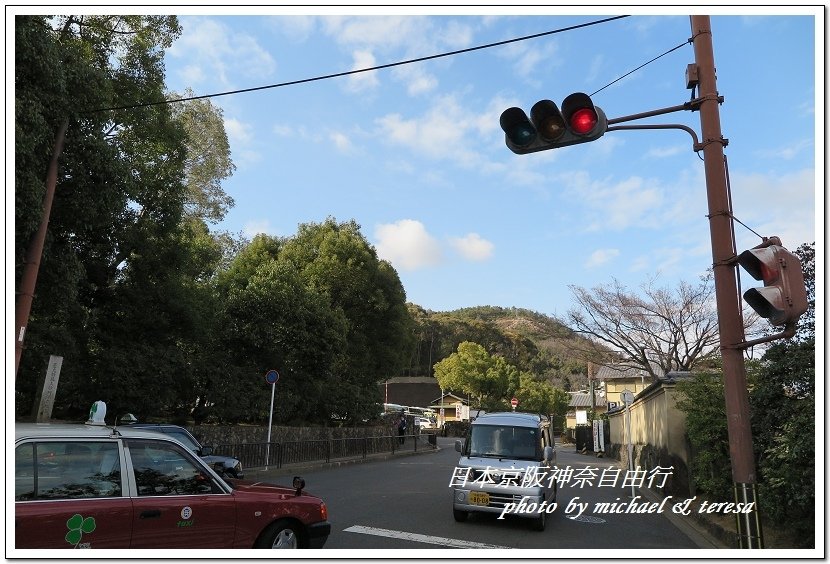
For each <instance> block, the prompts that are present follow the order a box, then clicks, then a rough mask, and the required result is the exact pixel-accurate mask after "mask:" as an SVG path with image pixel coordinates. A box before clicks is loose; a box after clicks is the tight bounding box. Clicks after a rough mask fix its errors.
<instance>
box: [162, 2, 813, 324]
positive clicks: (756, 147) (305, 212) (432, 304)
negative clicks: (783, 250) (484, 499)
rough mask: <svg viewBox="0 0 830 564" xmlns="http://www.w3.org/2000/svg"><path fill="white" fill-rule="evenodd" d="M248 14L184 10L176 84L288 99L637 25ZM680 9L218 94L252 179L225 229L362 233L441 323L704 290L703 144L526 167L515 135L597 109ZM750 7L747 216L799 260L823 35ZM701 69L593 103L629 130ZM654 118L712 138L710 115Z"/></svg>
mask: <svg viewBox="0 0 830 564" xmlns="http://www.w3.org/2000/svg"><path fill="white" fill-rule="evenodd" d="M249 10H250V13H249V14H247V15H245V14H242V13H241V12H239V13H237V14H235V15H228V14H227V11H228V9H227V8H226V9H225V10H224V11H225V14H222V15H219V14H214V15H209V14H208V15H205V14H207V12H200V14H199V15H196V14H192V15H182V16H181V20H180V21H181V24H182V27H183V34H182V37H181V38H180V39H179V40H178V41H177V42H176V43H175V44H174V46H173V47H172V48H171V49H170V50H169V51H168V53H167V57H166V67H167V80H168V85H169V87H170V89H172V90H175V91H179V92H180V91H183V90H184V89H185V88H188V87H189V88H191V89H192V90H193V91H194V93H195V94H196V95H204V94H212V93H219V92H226V91H230V90H236V89H244V88H252V87H257V86H266V85H271V84H279V83H283V82H290V81H297V80H303V79H309V78H314V77H318V76H322V75H329V74H335V73H342V72H347V71H352V70H356V69H364V68H370V67H375V66H380V65H386V64H390V63H396V62H399V61H404V60H410V59H415V58H422V57H428V56H432V55H437V54H441V53H446V52H450V51H457V50H461V49H466V48H470V47H475V46H479V45H485V44H489V43H494V42H500V41H505V40H508V39H513V38H517V37H522V36H526V35H532V34H538V33H542V32H547V31H552V30H557V29H561V28H565V27H569V26H574V25H578V24H583V23H587V22H592V21H596V20H598V19H603V18H604V17H607V16H614V15H619V14H623V13H626V10H623V9H620V10H619V11H618V12H611V13H597V12H596V11H595V10H594V11H593V12H591V11H590V10H588V11H586V12H585V13H580V14H572V15H555V14H547V15H545V14H538V15H513V14H510V13H496V12H492V13H487V12H488V10H486V9H484V8H481V9H479V10H478V11H476V10H475V9H474V8H465V9H464V10H463V11H464V12H466V14H465V15H447V16H445V15H429V14H428V13H426V12H424V10H426V8H422V9H420V10H419V9H410V11H409V12H410V13H409V14H408V15H401V14H400V13H396V11H394V10H392V9H388V10H387V15H382V13H381V12H379V11H378V9H375V10H374V15H370V14H362V15H335V14H334V13H333V12H330V13H320V14H317V15H310V11H308V10H306V11H305V12H302V11H300V12H298V8H294V9H293V10H294V15H290V16H268V17H263V16H262V15H255V14H264V13H266V12H267V9H265V8H259V9H249ZM433 10H434V9H433ZM664 10H665V8H664ZM734 10H735V8H733V13H734ZM753 10H754V11H753ZM400 11H401V9H398V12H400ZM455 11H456V12H458V11H459V10H455ZM545 11H548V12H555V11H556V9H555V8H547V9H546V10H545ZM337 12H338V13H339V14H356V13H357V12H358V9H357V8H354V7H352V8H351V9H349V8H342V9H339V10H337ZM418 12H423V13H418ZM675 12H676V13H674V14H672V13H671V12H666V14H665V15H661V16H655V15H633V16H631V17H629V18H625V19H621V20H616V21H612V22H610V23H605V24H601V25H596V26H591V27H586V28H582V29H578V30H574V31H568V32H563V33H557V34H553V35H549V36H546V37H542V38H538V39H531V40H527V41H522V42H517V43H512V44H509V45H505V46H500V47H493V48H489V49H482V50H477V51H474V52H469V53H463V54H458V55H454V56H451V57H443V58H438V59H434V60H430V61H426V62H419V63H414V64H410V65H401V66H396V67H393V68H388V69H383V70H378V71H372V72H367V73H358V74H353V75H349V76H345V77H339V78H334V79H328V80H321V81H314V82H309V83H305V84H299V85H292V86H285V87H278V88H271V89H265V90H261V91H257V92H250V93H241V94H235V95H228V96H221V97H217V98H213V100H212V101H213V103H214V104H216V105H217V106H219V107H220V108H221V109H222V111H223V114H224V119H225V127H226V130H227V133H228V136H229V140H230V144H231V150H232V157H233V160H234V162H235V164H236V166H237V170H236V172H235V174H234V175H233V177H232V178H230V179H229V180H228V181H226V183H225V184H224V187H225V190H226V191H227V192H228V193H229V194H230V195H231V196H232V197H233V198H234V199H235V201H236V206H235V207H234V208H233V209H232V210H231V212H230V213H229V214H228V215H227V217H226V220H225V221H224V222H223V223H222V224H220V225H219V226H217V227H218V228H221V229H227V230H230V231H232V232H240V231H241V232H245V233H246V234H248V235H250V236H252V235H254V234H255V233H258V232H265V233H268V234H271V235H279V236H290V235H292V234H294V233H295V232H296V230H297V226H298V224H300V223H306V222H320V221H323V220H325V219H326V218H327V217H334V218H336V219H337V220H339V221H348V220H351V219H354V220H355V221H357V223H359V224H360V225H361V227H362V232H363V234H364V235H365V236H366V237H367V239H368V240H369V241H370V242H371V243H372V244H373V245H374V246H375V248H376V249H377V252H378V254H379V255H380V257H381V258H384V259H387V260H389V261H390V262H391V263H392V264H393V266H394V267H395V268H396V270H397V271H398V273H399V275H400V277H401V281H402V282H403V285H404V288H405V290H406V293H407V300H408V301H411V302H414V303H417V304H419V305H421V306H423V307H425V308H427V309H432V310H436V311H446V310H452V309H456V308H460V307H468V306H476V305H494V306H504V307H510V306H516V307H523V308H528V309H531V310H534V311H538V312H541V313H545V314H549V315H555V316H558V317H564V315H565V313H566V312H567V310H568V309H570V308H571V307H572V299H571V293H570V290H569V288H568V287H569V285H577V286H583V287H594V286H596V285H599V284H604V283H607V282H610V281H612V279H613V278H617V279H618V280H620V281H621V282H623V283H624V284H626V285H627V286H629V287H631V288H637V287H638V286H639V285H640V284H642V283H644V282H646V281H648V280H649V279H651V278H653V277H655V276H657V277H658V278H657V283H658V285H668V286H673V285H674V284H676V283H677V281H678V280H681V279H685V280H694V279H695V278H696V277H697V276H699V275H700V274H702V273H703V272H704V271H705V270H706V269H707V268H708V267H709V266H710V265H711V246H710V240H709V226H708V220H707V218H706V214H707V204H706V185H705V180H704V177H703V173H704V170H703V161H702V159H701V158H699V157H698V156H697V154H696V153H695V152H694V151H693V150H692V138H691V137H690V136H689V135H688V134H687V133H685V132H682V131H679V130H668V131H654V130H651V131H618V132H609V133H607V134H606V135H605V136H603V137H602V138H601V139H599V140H598V141H595V142H592V143H588V144H582V145H577V146H573V147H569V148H564V149H558V150H554V151H545V152H540V153H534V154H531V155H522V156H519V155H514V154H513V153H511V152H510V151H509V150H508V149H507V148H506V147H505V144H504V135H503V132H502V130H501V129H500V127H499V115H500V114H501V112H502V111H503V110H504V109H506V108H508V107H510V106H513V105H517V106H519V107H522V108H524V109H525V110H526V111H529V109H530V106H532V105H533V104H534V103H535V102H536V101H537V100H540V99H544V98H550V99H552V100H554V101H556V102H557V103H559V102H561V101H562V99H564V97H565V96H567V95H568V94H570V93H571V92H577V91H582V92H586V93H589V94H590V93H594V92H596V91H597V90H600V89H601V88H603V87H604V86H606V85H608V84H609V83H612V82H614V81H615V80H617V79H618V78H619V77H621V76H623V75H625V74H626V73H629V72H630V71H632V70H634V69H636V68H637V67H639V66H641V65H643V64H644V63H646V62H648V61H650V60H651V59H653V58H655V57H657V56H659V55H661V54H663V53H665V52H666V51H669V50H670V49H672V48H673V47H676V46H679V45H681V44H684V43H685V42H686V41H687V40H688V39H689V37H690V36H691V28H690V22H689V17H688V16H687V15H685V14H683V13H681V11H680V10H675ZM745 12H746V13H747V14H748V15H746V16H727V15H723V16H720V15H712V20H711V21H712V30H713V44H714V51H715V64H716V67H717V72H718V90H719V92H720V93H721V94H722V95H723V96H724V97H725V103H724V104H723V105H722V106H721V110H720V118H721V126H722V130H723V135H724V137H726V138H727V139H728V140H729V144H728V146H727V148H726V156H727V159H728V163H729V171H730V181H731V185H732V190H733V205H734V209H735V214H736V216H737V217H738V219H740V220H741V221H742V222H744V223H746V224H747V225H748V226H749V227H751V228H752V229H754V230H755V231H757V232H758V233H760V234H761V235H778V236H780V237H781V238H782V241H783V243H784V245H785V246H788V247H789V248H791V249H794V248H796V247H797V246H798V245H800V244H801V243H805V242H812V241H814V240H816V239H820V238H821V237H817V236H816V225H817V223H816V210H817V209H821V207H823V206H819V204H820V202H817V200H816V198H817V197H822V196H821V194H817V193H816V186H817V181H816V179H817V171H816V158H815V156H816V154H823V149H821V148H820V147H817V145H816V140H817V138H818V139H819V140H821V139H822V138H823V129H822V130H821V131H820V132H819V133H820V135H817V131H816V125H817V123H819V122H817V121H816V120H817V116H816V110H817V103H816V101H817V100H823V95H824V93H823V90H822V91H820V92H819V91H817V88H823V74H819V76H818V80H817V69H819V72H820V73H823V68H824V61H823V60H817V57H818V56H820V54H819V53H818V52H817V50H816V44H817V43H816V20H815V18H814V16H813V15H794V13H793V12H789V13H788V14H789V15H780V14H779V15H770V14H767V15H763V14H761V13H760V12H758V10H757V9H753V8H746V9H745ZM652 13H654V11H652ZM804 13H806V14H809V12H804ZM753 14H754V15H753ZM819 23H820V22H819ZM821 39H823V38H821ZM822 43H823V41H821V42H819V45H820V44H822ZM692 62H694V52H693V48H692V46H691V45H690V44H685V45H684V46H683V47H681V48H680V49H678V50H676V51H673V52H671V53H669V54H667V55H665V56H663V57H661V58H659V59H658V60H657V61H655V62H652V63H651V64H649V65H647V66H645V67H644V68H642V69H641V70H638V71H637V72H635V73H634V74H632V75H630V76H628V77H626V78H624V79H623V80H621V81H619V82H616V83H614V84H612V85H611V86H608V87H607V88H605V89H603V90H601V91H600V92H598V93H597V94H595V95H594V97H593V100H594V102H595V104H596V105H598V106H600V107H601V108H602V109H603V110H604V111H605V113H606V114H607V115H608V117H609V118H613V117H621V116H626V115H631V114H635V113H640V112H646V111H650V110H654V109H658V108H664V107H670V106H675V105H678V104H682V103H683V102H685V101H687V100H689V99H690V96H691V91H690V90H688V89H686V84H685V71H686V66H687V65H688V64H689V63H692ZM820 106H821V104H818V110H819V111H821V107H820ZM638 123H679V124H685V125H688V126H691V127H692V128H694V129H695V131H698V132H699V131H700V117H699V114H697V113H693V112H678V113H674V114H669V115H666V116H661V117H658V118H650V119H648V120H643V121H641V122H638ZM821 123H823V119H822V122H821ZM701 156H702V153H701ZM820 166H823V160H820ZM818 185H820V184H818ZM819 227H820V228H821V229H823V225H819ZM737 240H738V247H739V251H740V250H741V249H742V248H748V247H751V246H754V245H755V244H757V243H758V242H760V240H759V239H758V237H757V236H756V235H754V234H752V233H751V232H750V231H748V230H746V229H744V228H742V227H740V226H738V230H737ZM747 285H755V283H754V282H748V283H747Z"/></svg>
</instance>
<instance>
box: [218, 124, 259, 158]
mask: <svg viewBox="0 0 830 564" xmlns="http://www.w3.org/2000/svg"><path fill="white" fill-rule="evenodd" d="M253 132H254V127H253V126H252V125H251V124H249V123H245V122H242V121H239V120H238V119H234V118H225V133H226V134H227V135H228V143H229V144H230V146H231V155H232V157H233V160H234V163H235V164H236V165H237V166H238V167H240V168H245V167H246V166H247V165H249V164H251V163H256V162H259V161H260V160H262V155H261V154H260V152H259V151H258V150H257V148H256V145H255V141H254V133H253Z"/></svg>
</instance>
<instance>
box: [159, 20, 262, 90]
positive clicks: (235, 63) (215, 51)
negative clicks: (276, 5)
mask: <svg viewBox="0 0 830 564" xmlns="http://www.w3.org/2000/svg"><path fill="white" fill-rule="evenodd" d="M179 21H180V23H181V25H182V35H181V37H180V38H179V39H178V40H177V41H175V42H174V43H173V45H172V46H171V47H170V48H169V49H168V50H167V54H168V55H169V56H170V57H173V58H177V59H187V60H188V61H190V62H189V64H188V66H187V68H186V70H185V73H184V75H183V77H182V78H183V79H184V80H185V81H186V84H187V85H188V86H190V87H192V88H193V89H194V90H198V86H199V84H200V83H202V82H203V81H205V80H207V79H208V78H210V79H211V80H218V81H219V82H220V83H222V84H224V85H228V86H230V85H235V84H236V81H235V80H234V79H233V77H232V76H231V75H237V74H238V75H241V76H243V77H245V78H246V79H248V78H256V79H257V80H260V81H261V80H262V79H263V78H264V77H267V76H271V75H273V74H274V72H275V71H276V66H277V65H276V61H274V58H273V57H271V55H270V53H268V51H267V50H265V49H264V48H262V47H261V46H260V45H259V43H258V42H257V40H256V39H255V38H254V37H253V36H251V35H248V34H245V33H236V32H232V31H231V30H230V28H229V27H228V26H226V25H224V24H223V23H222V22H220V21H219V20H217V19H214V18H207V17H201V16H193V17H190V16H183V17H181V18H179Z"/></svg>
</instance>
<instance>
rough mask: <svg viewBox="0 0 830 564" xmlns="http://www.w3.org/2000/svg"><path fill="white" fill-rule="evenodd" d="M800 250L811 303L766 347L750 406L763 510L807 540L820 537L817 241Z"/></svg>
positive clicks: (803, 246)
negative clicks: (782, 337) (787, 332)
mask: <svg viewBox="0 0 830 564" xmlns="http://www.w3.org/2000/svg"><path fill="white" fill-rule="evenodd" d="M795 254H797V255H798V256H799V258H800V259H801V263H802V269H803V272H804V282H805V286H806V289H807V298H808V302H809V304H810V307H809V309H808V311H807V313H805V314H804V315H803V316H802V317H801V319H799V323H798V327H797V333H796V336H795V338H793V339H789V340H786V341H781V342H777V343H775V344H774V345H772V346H771V347H770V348H769V349H768V350H767V351H766V352H765V354H764V356H763V358H762V359H761V366H760V369H759V373H758V377H757V379H756V380H755V384H754V386H753V387H752V390H751V394H750V407H751V416H752V432H753V439H754V440H753V443H754V446H755V452H756V456H757V460H758V463H757V465H758V471H759V475H760V477H761V479H760V480H759V490H760V493H759V499H760V500H761V503H762V510H763V512H764V514H765V515H769V516H770V517H771V518H772V520H773V522H774V523H775V524H777V525H780V526H785V527H787V528H788V529H790V530H791V531H793V532H794V533H795V534H794V537H795V538H796V539H798V540H799V543H801V544H802V545H804V546H807V545H812V544H813V541H814V539H815V537H814V532H815V472H814V467H815V457H816V451H815V441H816V437H815V429H816V427H815V414H816V411H815V409H816V402H815V358H816V356H815V319H814V316H815V243H813V244H810V245H806V244H805V245H801V246H800V247H799V248H798V249H797V250H796V253H795Z"/></svg>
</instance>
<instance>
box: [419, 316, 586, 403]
mask: <svg viewBox="0 0 830 564" xmlns="http://www.w3.org/2000/svg"><path fill="white" fill-rule="evenodd" d="M407 305H408V308H409V311H410V314H411V315H412V317H413V319H414V320H415V323H416V326H417V330H416V338H417V343H416V345H415V347H414V349H413V354H412V357H411V358H410V361H409V363H408V365H407V366H406V367H405V369H404V375H406V376H426V375H430V376H432V375H433V372H432V367H433V366H434V365H435V363H437V362H439V361H441V360H442V359H444V358H446V357H447V356H449V355H450V354H452V353H453V352H455V351H456V350H457V348H458V345H459V343H462V342H464V341H471V342H475V343H478V344H480V345H482V346H483V347H484V348H485V349H486V350H487V352H489V353H490V354H498V355H501V356H504V357H505V358H506V359H507V360H508V361H509V362H510V363H512V364H514V365H515V366H517V367H518V368H519V369H520V370H523V371H526V372H529V373H531V374H533V375H535V376H539V377H543V378H544V379H545V380H548V381H550V382H551V383H552V384H554V385H557V386H560V387H562V388H564V389H566V390H571V389H578V388H580V387H585V386H586V385H587V378H586V374H587V368H586V366H587V363H586V361H585V358H584V354H583V353H582V352H581V351H583V350H585V349H586V348H588V342H587V341H586V340H585V339H584V338H582V337H580V336H579V335H577V334H575V333H574V332H573V331H571V330H570V329H569V328H568V327H566V326H565V325H564V324H562V323H561V322H560V321H558V320H557V319H555V318H553V317H550V316H547V315H544V314H541V313H538V312H534V311H530V310H527V309H521V308H504V307H494V306H478V307H470V308H463V309H458V310H455V311H449V312H433V311H428V310H425V309H423V308H421V307H420V306H417V305H414V304H407Z"/></svg>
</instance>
